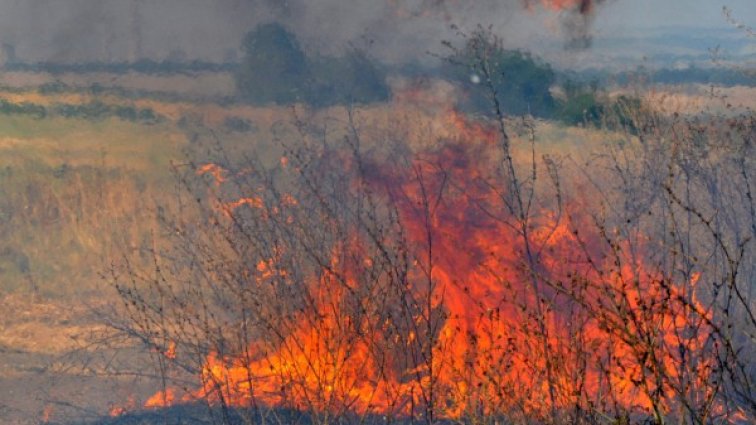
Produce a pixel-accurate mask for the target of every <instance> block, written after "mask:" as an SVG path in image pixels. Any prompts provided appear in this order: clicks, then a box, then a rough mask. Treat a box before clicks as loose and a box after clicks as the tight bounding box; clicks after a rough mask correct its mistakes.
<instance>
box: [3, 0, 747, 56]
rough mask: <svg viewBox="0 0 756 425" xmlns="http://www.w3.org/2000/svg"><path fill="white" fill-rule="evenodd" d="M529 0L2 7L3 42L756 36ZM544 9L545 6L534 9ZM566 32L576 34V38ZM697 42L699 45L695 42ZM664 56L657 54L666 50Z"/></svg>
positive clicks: (620, 8) (47, 47)
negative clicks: (457, 31) (481, 34)
mask: <svg viewBox="0 0 756 425" xmlns="http://www.w3.org/2000/svg"><path fill="white" fill-rule="evenodd" d="M524 1H525V0H474V1H473V0H0V42H1V43H5V44H7V45H12V46H14V48H15V51H16V55H17V58H18V59H19V60H22V61H27V62H32V61H68V62H73V61H95V60H111V61H116V60H133V59H135V58H139V57H150V58H153V59H163V58H165V57H167V56H169V55H173V57H174V58H188V59H196V58H199V59H206V60H214V61H219V60H224V59H228V58H232V57H233V56H234V54H235V51H236V49H237V48H238V46H239V42H240V40H241V38H242V37H243V35H244V33H246V32H247V31H248V30H249V29H251V28H252V27H253V26H254V25H255V24H257V23H260V22H265V21H270V20H278V21H282V22H284V23H286V25H288V26H289V27H290V28H291V29H292V30H294V31H296V32H297V33H298V35H299V36H300V38H302V39H303V40H304V43H305V44H306V45H308V46H310V47H314V48H316V49H318V50H320V51H324V52H326V53H327V52H329V51H334V50H338V49H340V48H343V47H344V46H346V45H348V44H349V43H352V44H356V45H358V46H361V45H367V43H368V40H371V41H372V43H373V44H372V45H371V48H372V49H373V51H374V54H376V55H377V56H379V57H381V58H382V59H384V60H387V61H399V62H401V61H405V60H408V59H412V58H417V57H421V56H423V55H424V53H425V52H427V51H438V50H440V42H441V40H443V39H450V38H453V37H454V33H453V31H450V29H449V27H450V25H451V24H458V25H459V26H460V27H462V28H463V29H466V30H471V29H474V28H475V26H476V25H478V24H483V25H492V27H493V29H494V31H496V32H497V33H499V34H500V35H502V36H503V37H504V39H505V40H506V42H507V43H508V44H509V45H510V46H511V47H526V48H530V49H533V50H535V51H536V52H538V51H539V49H541V47H542V46H543V45H547V44H548V45H551V46H552V47H553V46H554V45H559V43H560V41H562V40H566V39H569V38H570V37H573V36H574V34H573V33H574V32H575V31H576V30H575V28H578V30H577V33H578V35H581V31H582V28H584V25H587V28H589V29H588V32H589V33H591V34H593V35H594V36H595V38H596V40H599V39H601V38H602V37H616V36H618V35H620V36H623V35H631V36H632V35H643V34H644V32H645V31H646V30H647V29H649V28H651V29H653V28H660V27H663V26H695V27H713V28H728V27H731V26H730V25H729V24H728V23H727V22H726V21H725V19H724V18H723V16H722V6H723V5H728V6H729V7H731V8H732V9H733V11H734V14H735V16H736V17H737V18H738V19H739V20H741V21H743V22H745V23H747V24H749V25H753V26H756V0H605V1H604V2H603V3H602V4H601V6H600V7H598V8H597V10H596V13H595V16H594V17H593V18H592V19H584V18H582V17H579V16H578V15H577V14H576V13H574V12H573V13H571V12H553V11H546V10H544V9H542V8H538V7H536V8H531V10H528V11H526V10H525V8H524V7H523V3H524ZM531 1H533V2H536V3H537V2H539V1H540V0H531ZM567 29H570V30H569V31H568V30H567ZM691 35H696V34H695V33H694V32H692V34H691ZM657 47H658V46H657Z"/></svg>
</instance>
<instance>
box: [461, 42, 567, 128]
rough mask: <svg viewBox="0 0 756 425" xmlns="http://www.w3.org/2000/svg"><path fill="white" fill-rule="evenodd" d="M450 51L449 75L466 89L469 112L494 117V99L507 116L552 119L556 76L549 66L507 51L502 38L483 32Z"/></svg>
mask: <svg viewBox="0 0 756 425" xmlns="http://www.w3.org/2000/svg"><path fill="white" fill-rule="evenodd" d="M448 46H449V47H451V45H450V44H448ZM451 48H452V50H453V53H452V55H451V56H450V57H449V58H448V59H449V60H448V62H449V64H450V65H451V66H450V67H448V68H447V70H448V71H447V73H448V74H449V75H450V76H451V78H452V79H453V80H456V81H458V82H459V83H460V84H461V86H462V87H463V88H464V89H465V92H466V93H467V98H466V100H465V101H464V105H463V106H465V107H466V108H467V109H471V110H474V111H476V112H480V113H491V105H492V103H491V101H492V100H493V99H491V97H492V96H495V97H496V99H495V100H496V102H497V103H498V105H499V107H500V109H501V112H502V113H505V114H512V115H525V114H532V115H534V116H540V117H550V116H552V114H553V113H554V110H555V105H556V103H555V101H554V98H553V96H552V95H551V91H550V89H551V87H552V86H553V85H554V84H555V82H556V73H555V72H554V70H553V69H552V68H551V66H550V65H549V64H547V63H544V62H542V61H540V60H538V59H536V58H535V57H533V56H532V55H531V54H530V53H528V52H525V51H521V50H507V49H505V48H504V47H503V45H502V43H501V40H500V39H499V38H497V37H495V36H493V35H492V34H490V32H488V31H484V30H479V31H477V32H475V33H473V34H471V35H470V37H469V38H468V40H467V43H466V44H465V46H464V47H463V48H461V49H460V48H454V47H451Z"/></svg>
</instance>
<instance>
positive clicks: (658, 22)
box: [597, 0, 756, 30]
mask: <svg viewBox="0 0 756 425" xmlns="http://www.w3.org/2000/svg"><path fill="white" fill-rule="evenodd" d="M723 6H728V7H729V8H730V9H732V10H733V12H734V14H735V15H737V17H738V18H739V19H740V20H741V21H743V22H744V23H748V24H750V25H752V26H756V0H610V1H609V2H608V3H606V4H605V5H604V6H603V7H602V10H600V12H599V14H600V19H599V20H597V24H599V26H600V28H601V29H602V30H604V29H607V30H608V29H611V28H617V27H621V28H655V27H659V26H668V25H672V26H678V25H681V26H695V27H728V26H729V25H728V24H727V22H726V21H725V20H724V18H723V16H722V7H723Z"/></svg>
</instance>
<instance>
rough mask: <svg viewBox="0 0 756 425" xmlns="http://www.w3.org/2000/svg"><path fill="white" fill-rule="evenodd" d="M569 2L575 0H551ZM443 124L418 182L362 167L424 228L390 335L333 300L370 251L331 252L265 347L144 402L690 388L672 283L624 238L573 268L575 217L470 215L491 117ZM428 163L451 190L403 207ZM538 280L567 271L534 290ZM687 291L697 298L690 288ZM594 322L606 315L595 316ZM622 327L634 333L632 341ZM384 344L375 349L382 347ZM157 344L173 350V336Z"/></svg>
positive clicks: (219, 177)
mask: <svg viewBox="0 0 756 425" xmlns="http://www.w3.org/2000/svg"><path fill="white" fill-rule="evenodd" d="M576 3H581V4H582V3H584V2H574V1H562V2H551V4H554V5H567V4H576ZM446 122H447V125H448V127H449V128H450V134H452V137H451V138H452V139H453V140H458V141H459V143H454V142H453V141H452V142H450V143H448V144H447V145H446V146H445V147H444V148H442V149H440V150H438V151H436V152H431V153H429V154H427V157H424V158H420V159H418V160H417V161H415V162H414V163H413V166H414V167H415V170H416V171H417V173H419V174H420V175H423V176H427V177H428V179H427V180H425V181H424V184H425V186H423V187H421V186H420V185H419V184H418V181H417V180H416V179H412V178H407V177H405V176H403V175H402V174H401V173H400V172H398V171H394V170H391V168H390V167H377V168H379V169H381V170H382V171H381V172H383V174H382V175H380V176H376V177H375V179H376V180H379V181H382V182H390V184H387V185H386V186H388V187H389V189H388V190H387V193H386V196H387V197H389V198H391V199H393V201H394V202H395V203H396V205H397V207H398V209H399V211H400V214H401V216H402V219H403V223H404V225H405V226H406V231H407V233H408V235H409V241H410V244H411V245H413V246H414V245H417V244H422V243H423V241H425V240H426V238H427V235H428V232H431V233H432V234H433V235H434V242H433V243H434V245H433V252H434V254H433V256H432V257H428V258H423V256H422V255H420V254H418V257H417V258H418V259H417V260H416V267H415V269H414V270H413V271H411V272H410V277H409V280H410V281H413V280H417V281H421V280H423V278H422V276H423V270H421V269H422V267H423V266H422V264H423V263H425V264H429V263H430V262H431V261H432V262H433V263H434V266H433V268H432V269H429V271H427V273H425V279H427V280H428V281H429V282H431V283H429V284H427V285H425V286H423V285H418V286H417V287H411V288H410V289H409V291H410V293H411V294H412V295H416V296H418V297H420V296H426V297H427V299H428V303H427V304H425V305H424V306H423V307H422V308H419V309H418V311H415V312H414V313H413V314H412V315H411V319H412V320H411V321H410V323H407V324H406V326H407V328H408V329H409V330H408V331H407V332H406V333H404V334H402V333H401V332H396V331H394V330H392V329H394V328H392V323H391V320H392V319H390V318H385V319H383V320H384V321H382V322H379V323H376V322H374V321H371V320H372V319H371V317H370V316H369V315H368V314H353V312H351V311H348V310H346V304H347V303H346V302H345V300H346V299H347V298H348V297H349V296H352V293H354V292H355V289H356V288H358V287H359V283H358V281H359V279H358V277H359V274H360V273H365V272H366V270H369V269H370V268H371V267H372V266H373V261H372V260H371V259H370V258H369V257H365V256H361V254H360V255H355V256H356V257H359V258H360V260H359V261H356V263H359V265H354V266H353V267H352V268H353V270H350V269H349V267H347V266H346V265H343V264H340V263H339V258H340V254H341V252H334V253H333V260H332V263H331V264H328V265H323V270H322V273H321V274H320V276H321V277H320V278H319V279H318V280H313V281H312V282H309V283H308V285H307V289H306V290H307V291H308V295H309V297H310V298H311V299H312V300H313V303H312V306H310V307H308V308H303V309H302V310H301V311H299V312H298V313H296V317H295V319H296V320H295V323H297V324H298V325H297V326H296V327H295V328H294V329H293V330H291V331H290V332H289V333H288V334H287V335H285V336H284V337H283V338H282V339H281V341H280V342H279V343H277V344H276V349H275V350H274V351H272V352H271V351H269V350H266V349H263V348H261V346H258V345H257V344H254V343H253V344H252V345H251V346H249V347H246V350H248V351H247V352H246V353H243V354H244V355H226V356H222V355H219V354H218V353H211V354H210V355H209V356H208V357H207V359H206V362H205V364H204V367H203V369H202V372H201V383H202V384H201V387H200V388H199V389H197V390H196V391H194V392H192V393H191V394H188V395H187V396H185V397H183V398H179V397H177V394H176V393H175V390H173V389H170V388H169V389H167V390H166V391H164V392H160V393H158V394H156V395H155V396H153V397H151V398H150V399H149V400H148V401H147V403H145V406H146V407H163V406H166V405H171V404H172V403H176V402H179V401H189V400H193V399H200V398H205V399H208V400H211V401H218V400H220V398H221V397H222V398H223V400H224V402H225V403H228V404H231V405H236V406H247V405H250V404H252V403H261V404H265V405H269V406H287V407H294V408H298V409H303V410H315V411H336V412H346V411H351V412H357V413H381V414H386V415H412V414H414V413H415V412H413V406H418V405H421V404H423V403H428V398H427V395H428V392H429V391H431V390H432V391H434V392H435V393H436V394H439V396H438V397H440V399H439V400H440V401H437V402H436V403H437V406H435V407H434V409H436V410H437V412H438V413H437V414H438V415H439V416H443V417H448V418H459V417H462V416H464V415H466V414H469V413H470V412H478V413H484V414H500V413H502V412H524V413H525V414H528V415H533V416H535V417H545V416H546V415H547V414H548V410H553V409H567V408H569V407H570V406H575V405H580V404H581V403H583V402H584V400H585V399H586V398H591V399H598V397H599V395H600V394H605V396H603V397H602V398H601V400H602V402H604V403H607V404H610V403H614V404H615V405H619V406H623V407H624V408H626V409H643V410H645V411H649V410H650V409H652V408H653V407H654V403H658V400H657V399H654V395H655V394H660V393H661V394H671V393H673V391H672V390H671V388H670V383H669V382H670V381H673V380H675V379H676V378H678V377H679V375H680V374H681V373H687V370H685V368H688V369H690V368H695V370H694V372H693V373H692V376H693V378H692V379H693V380H694V381H695V383H696V384H697V388H706V387H707V386H706V380H707V379H708V376H709V370H710V369H711V367H712V365H711V364H709V363H707V362H706V361H702V362H701V363H700V364H697V365H683V364H684V363H685V359H684V357H685V356H686V353H696V352H698V351H700V350H701V349H702V348H703V346H704V344H705V342H706V338H707V334H706V332H699V333H698V334H696V335H691V336H688V335H685V332H684V330H685V329H686V328H687V327H688V326H689V325H690V321H691V320H692V316H693V314H692V313H691V311H689V310H688V309H686V307H685V305H676V304H675V305H672V306H670V305H669V302H672V303H673V304H674V300H676V299H678V298H681V297H685V296H687V295H688V294H685V293H683V292H682V290H681V289H679V287H678V286H677V285H676V284H674V283H671V282H668V281H666V280H665V277H664V276H662V275H661V274H660V273H656V272H654V271H653V268H649V267H647V266H646V265H645V264H643V263H642V262H640V261H637V260H632V259H631V258H628V257H627V255H626V254H623V252H628V251H629V249H627V247H622V246H618V247H616V250H615V252H618V253H619V254H617V256H616V258H609V259H607V260H605V261H606V264H598V265H597V266H596V267H594V268H591V267H588V266H578V265H576V264H587V263H588V261H587V260H586V258H585V256H586V254H584V253H583V252H582V251H581V250H579V249H578V248H577V247H578V246H581V243H583V242H584V240H583V241H581V240H578V238H577V236H576V233H575V232H574V231H573V230H572V229H576V228H580V229H581V232H582V231H583V230H582V229H584V228H589V226H586V225H585V224H584V223H581V222H580V221H579V220H580V218H579V217H578V218H571V219H570V220H566V219H561V220H558V219H557V218H555V217H553V216H551V215H549V214H547V213H545V212H541V213H538V214H536V215H535V216H534V218H533V220H532V222H531V223H530V226H532V227H534V228H536V229H538V230H536V231H533V232H532V233H531V234H529V236H527V239H524V238H523V237H522V235H521V234H520V233H518V231H514V230H513V229H512V227H511V224H510V223H507V222H506V221H505V220H501V219H497V218H496V217H494V216H491V215H486V214H483V213H482V212H481V211H482V210H487V211H496V210H497V208H498V210H502V208H503V207H502V204H501V202H502V198H501V196H500V194H498V193H495V192H493V191H492V190H491V188H490V187H489V186H488V185H486V184H483V183H481V182H483V181H485V180H486V178H487V177H488V176H486V175H485V173H486V167H487V166H488V163H487V161H493V158H495V155H494V154H492V153H491V152H492V149H491V148H492V147H495V146H496V142H497V140H498V137H499V133H498V129H497V128H496V127H494V126H491V125H488V124H484V123H482V122H474V121H471V120H469V119H467V118H466V117H465V116H464V115H463V114H461V113H458V112H456V111H450V112H449V113H448V114H447V120H446ZM218 170H222V169H221V168H220V167H217V166H205V167H202V168H201V172H202V173H206V172H207V173H211V174H213V176H214V177H215V179H216V181H217V182H218V183H219V184H220V183H222V182H223V178H224V175H225V173H221V172H219V171H218ZM439 170H442V171H443V175H444V179H448V180H449V181H454V182H455V184H457V185H458V189H457V190H456V191H455V192H454V193H451V194H449V195H448V196H446V197H445V198H444V199H443V200H442V201H439V202H438V205H437V206H436V207H435V209H434V211H433V212H432V213H429V212H428V211H418V208H417V204H418V200H420V199H421V198H422V196H423V195H422V193H421V189H422V190H423V191H426V192H430V193H439V192H440V191H441V190H442V189H443V187H442V185H443V184H444V181H446V180H443V181H442V179H440V178H434V176H438V174H439ZM242 205H248V206H251V207H254V208H261V207H262V206H263V202H262V200H260V199H257V198H242V199H239V200H237V201H234V202H231V203H229V204H225V205H224V211H226V212H227V213H233V211H234V209H236V208H238V207H240V206H242ZM296 205H297V201H296V200H295V199H293V198H292V197H290V196H284V197H282V200H281V206H282V207H283V206H289V207H292V206H296ZM481 207H483V208H481ZM423 214H426V215H423ZM428 214H429V215H428ZM588 233H589V232H588ZM582 237H583V238H586V239H590V238H591V237H590V236H582ZM596 239H598V238H596ZM589 242H590V241H589ZM526 243H529V244H530V245H531V246H541V247H544V249H543V250H542V254H541V258H540V259H539V261H538V267H536V269H533V268H529V267H528V265H527V263H526V258H525V257H524V254H523V253H524V252H525V251H526V249H528V248H527V247H526V245H525V244H526ZM588 245H589V248H588V249H589V250H597V248H596V249H594V248H592V247H590V245H591V243H589V244H588ZM620 245H621V244H620ZM340 249H341V250H343V252H350V253H361V252H362V248H361V245H360V242H359V238H358V237H356V236H355V241H354V242H353V243H352V245H351V246H348V247H341V248H340ZM648 249H651V248H650V247H649V248H648ZM597 257H598V256H597ZM616 263H620V264H621V266H620V267H616V266H615V264H616ZM340 267H341V269H346V271H345V272H344V275H345V276H346V277H345V278H344V279H345V282H341V284H335V282H336V280H337V277H336V276H334V275H333V270H337V269H339V268H340ZM361 267H362V269H360V268H361ZM277 268H278V266H277V264H276V262H275V260H273V259H271V260H267V261H260V262H259V263H258V264H257V271H258V272H259V276H258V278H259V279H261V280H265V279H270V278H272V277H273V276H275V275H276V273H280V272H279V271H278V270H276V269H277ZM601 270H606V271H609V272H607V273H604V272H602V271H601ZM536 274H537V276H536ZM695 279H697V278H694V281H695ZM539 280H540V281H545V280H548V281H550V282H572V283H571V284H568V283H562V284H557V283H554V284H552V286H550V287H546V286H543V284H542V283H539V282H538V281H539ZM694 284H695V282H691V285H690V286H693V285H694ZM560 285H562V286H561V288H562V290H563V291H566V292H569V291H577V290H580V291H582V293H581V296H580V297H581V298H580V300H581V302H582V303H583V305H576V304H575V303H572V302H571V301H570V297H565V296H561V297H560V294H559V293H558V291H557V289H556V288H559V287H560ZM570 285H572V286H570ZM670 300H671V301H670ZM359 301H360V302H364V303H365V305H367V304H369V302H370V300H369V299H366V300H362V299H361V300H359ZM690 304H691V305H694V306H696V305H698V304H697V301H696V299H695V297H694V295H693V297H692V298H691V301H690ZM703 310H704V309H703V308H701V311H703ZM434 317H437V318H438V320H436V321H435V323H437V326H435V327H434V325H433V324H432V323H431V322H433V321H434V320H435V319H433V318H434ZM606 323H614V324H615V325H616V326H613V327H611V328H607V327H606V326H605V324H606ZM426 324H427V325H428V326H425V325H426ZM638 335H649V338H648V339H647V340H640V339H638ZM386 345H390V346H391V348H390V349H384V348H385V346H386ZM171 347H172V348H171V349H169V352H170V353H171V355H172V356H174V357H175V355H176V353H175V345H172V346H171ZM267 347H269V346H267ZM166 355H167V354H166ZM588 355H590V358H588V357H587V356H588ZM247 359H252V360H251V361H249V360H247ZM418 359H420V360H421V361H418ZM654 370H661V371H663V373H664V375H665V376H666V377H667V378H666V380H660V379H657V378H658V377H657V376H654V375H653V373H652V372H650V371H654ZM704 396H705V395H704ZM658 399H659V400H661V403H662V404H663V405H664V406H662V407H665V408H667V409H670V408H672V404H673V403H674V401H673V399H672V398H671V397H667V396H661V397H659V398H658Z"/></svg>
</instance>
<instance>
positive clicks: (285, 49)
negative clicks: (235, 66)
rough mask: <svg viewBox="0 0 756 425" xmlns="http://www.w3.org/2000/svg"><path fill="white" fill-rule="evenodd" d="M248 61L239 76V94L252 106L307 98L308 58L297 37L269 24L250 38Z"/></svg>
mask: <svg viewBox="0 0 756 425" xmlns="http://www.w3.org/2000/svg"><path fill="white" fill-rule="evenodd" d="M242 50H243V51H244V59H243V61H242V64H241V66H240V67H239V71H238V73H237V75H236V85H237V89H238V90H239V94H240V95H241V96H242V98H244V99H245V100H247V101H250V102H252V103H260V104H266V103H291V102H297V101H301V100H303V98H304V90H305V87H306V86H307V80H308V79H309V75H308V74H309V72H308V66H307V57H306V56H305V54H304V52H303V51H302V49H301V47H300V46H299V42H298V41H297V39H296V38H295V37H294V35H293V34H291V33H289V32H288V31H286V29H284V28H283V27H282V26H280V25H279V24H266V25H262V26H259V27H257V28H256V29H255V30H253V31H252V32H250V33H249V34H247V36H246V37H245V38H244V41H243V43H242Z"/></svg>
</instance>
